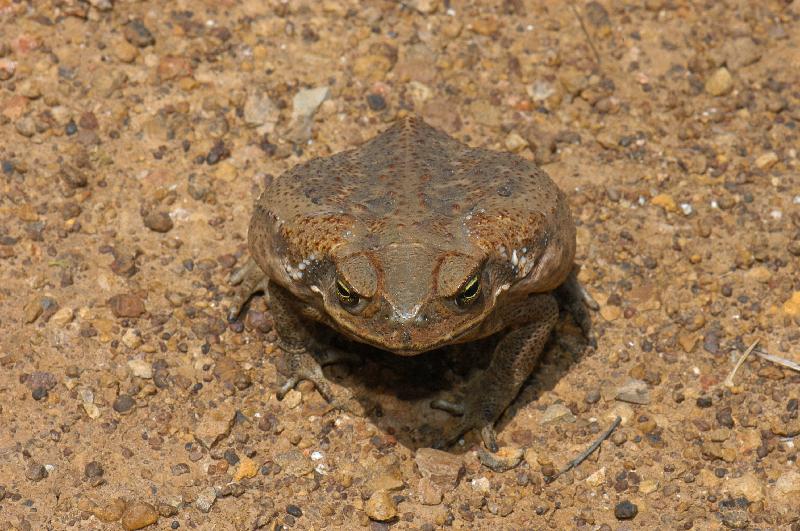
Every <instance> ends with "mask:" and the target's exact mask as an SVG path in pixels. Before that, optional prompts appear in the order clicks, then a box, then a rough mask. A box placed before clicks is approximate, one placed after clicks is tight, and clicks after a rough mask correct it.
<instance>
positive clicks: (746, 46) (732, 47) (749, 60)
mask: <svg viewBox="0 0 800 531" xmlns="http://www.w3.org/2000/svg"><path fill="white" fill-rule="evenodd" d="M722 55H723V56H724V58H725V66H727V67H728V68H730V69H731V70H733V71H734V72H736V71H737V70H739V69H740V68H744V67H745V66H749V65H751V64H753V63H755V62H757V61H758V60H759V59H761V50H760V49H759V47H758V46H756V43H755V42H753V39H752V38H750V37H739V38H737V39H732V40H728V41H727V42H726V43H725V45H724V46H723V48H722Z"/></svg>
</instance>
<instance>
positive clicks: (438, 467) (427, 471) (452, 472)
mask: <svg viewBox="0 0 800 531" xmlns="http://www.w3.org/2000/svg"><path fill="white" fill-rule="evenodd" d="M414 463H415V464H416V465H417V469H418V470H419V473H420V474H421V475H422V477H424V478H428V479H430V480H431V481H433V482H434V483H435V484H437V485H439V486H441V487H447V488H455V486H456V485H458V480H459V479H460V477H461V474H462V472H463V470H464V464H463V462H462V460H461V458H460V457H459V456H457V455H453V454H450V453H448V452H443V451H441V450H435V449H433V448H419V449H418V450H417V452H416V454H415V455H414Z"/></svg>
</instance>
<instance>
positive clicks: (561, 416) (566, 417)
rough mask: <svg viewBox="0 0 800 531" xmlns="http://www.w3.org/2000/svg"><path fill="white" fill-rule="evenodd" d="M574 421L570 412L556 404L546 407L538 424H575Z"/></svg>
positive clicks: (561, 405)
mask: <svg viewBox="0 0 800 531" xmlns="http://www.w3.org/2000/svg"><path fill="white" fill-rule="evenodd" d="M575 420H576V419H575V415H573V414H572V411H571V410H570V409H569V408H568V407H567V406H565V405H564V404H561V403H557V404H551V405H549V406H547V409H545V410H544V413H542V417H541V418H540V419H539V424H541V425H543V426H544V425H547V424H557V423H560V422H575Z"/></svg>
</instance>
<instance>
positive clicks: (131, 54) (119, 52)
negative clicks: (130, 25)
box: [111, 39, 139, 63]
mask: <svg viewBox="0 0 800 531" xmlns="http://www.w3.org/2000/svg"><path fill="white" fill-rule="evenodd" d="M111 51H112V52H113V53H114V56H115V57H116V58H117V59H119V60H120V61H122V62H123V63H132V62H134V61H135V60H136V57H137V56H138V55H139V50H137V49H136V46H134V45H132V44H131V43H130V42H128V41H126V40H122V39H120V40H118V41H117V42H115V43H114V44H113V46H112V49H111Z"/></svg>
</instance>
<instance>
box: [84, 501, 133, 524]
mask: <svg viewBox="0 0 800 531" xmlns="http://www.w3.org/2000/svg"><path fill="white" fill-rule="evenodd" d="M126 507H127V504H126V503H125V500H123V499H122V498H115V499H113V500H111V501H110V502H108V503H106V504H105V505H98V506H96V507H93V508H92V511H91V512H92V514H93V515H95V517H96V518H97V519H98V520H100V521H101V522H105V523H111V522H116V521H117V520H119V519H120V518H122V515H123V514H125V508H126Z"/></svg>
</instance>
